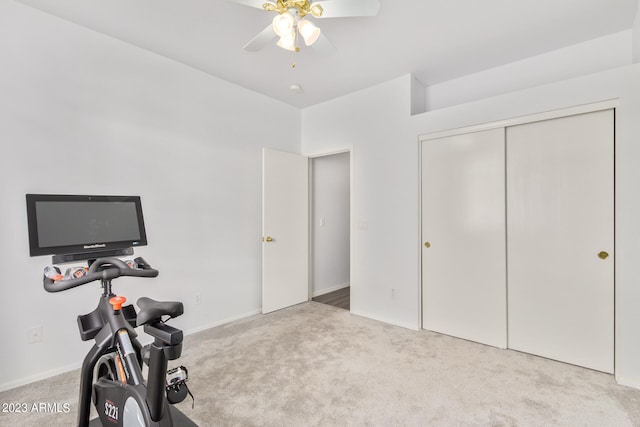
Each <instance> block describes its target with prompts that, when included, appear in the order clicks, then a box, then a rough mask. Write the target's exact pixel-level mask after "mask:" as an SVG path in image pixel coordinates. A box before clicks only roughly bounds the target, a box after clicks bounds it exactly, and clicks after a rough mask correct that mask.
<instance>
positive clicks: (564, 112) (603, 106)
mask: <svg viewBox="0 0 640 427" xmlns="http://www.w3.org/2000/svg"><path fill="white" fill-rule="evenodd" d="M619 105H620V100H619V99H618V98H616V99H608V100H605V101H600V102H594V103H589V104H583V105H576V106H573V107H567V108H560V109H557V110H550V111H544V112H541V113H536V114H528V115H526V116H520V117H513V118H509V119H504V120H497V121H493V122H487V123H481V124H477V125H471V126H465V127H461V128H456V129H447V130H442V131H437V132H430V133H425V134H421V135H418V142H420V143H421V142H422V141H428V140H430V139H437V138H443V137H446V136H454V135H460V134H464V133H472V132H478V131H482V130H487V129H494V128H501V127H509V126H515V125H522V124H526V123H533V122H539V121H542V120H549V119H557V118H560V117H567V116H575V115H577V114H583V113H592V112H594V111H601V110H611V109H615V108H617V107H618V106H619Z"/></svg>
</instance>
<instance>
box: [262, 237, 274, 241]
mask: <svg viewBox="0 0 640 427" xmlns="http://www.w3.org/2000/svg"><path fill="white" fill-rule="evenodd" d="M262 241H263V242H273V237H271V236H267V237H264V238H263V239H262Z"/></svg>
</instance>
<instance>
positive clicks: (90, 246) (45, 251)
mask: <svg viewBox="0 0 640 427" xmlns="http://www.w3.org/2000/svg"><path fill="white" fill-rule="evenodd" d="M26 200H27V223H28V230H29V254H30V256H41V255H62V254H89V253H95V252H101V251H113V250H118V249H125V248H129V247H138V246H146V245H147V233H146V229H145V225H144V217H143V216H142V201H141V199H140V196H106V195H70V194H27V195H26ZM37 202H103V203H106V202H125V203H131V202H133V203H134V205H135V209H136V217H137V221H138V230H139V232H140V238H139V239H136V240H121V241H112V242H100V243H99V246H96V243H95V242H83V243H78V244H72V245H63V246H46V247H40V245H39V239H38V221H37V220H38V218H37V210H36V203H37ZM103 245H104V246H103Z"/></svg>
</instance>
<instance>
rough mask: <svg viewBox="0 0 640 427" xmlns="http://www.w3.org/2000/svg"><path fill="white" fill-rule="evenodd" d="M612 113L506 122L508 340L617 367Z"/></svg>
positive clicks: (575, 360)
mask: <svg viewBox="0 0 640 427" xmlns="http://www.w3.org/2000/svg"><path fill="white" fill-rule="evenodd" d="M613 123H614V122H613V110H608V111H600V112H595V113H588V114H581V115H577V116H571V117H566V118H560V119H554V120H547V121H542V122H537V123H531V124H526V125H521V126H514V127H510V128H508V129H507V235H508V282H509V286H508V300H509V347H510V348H513V349H516V350H521V351H524V352H527V353H532V354H537V355H540V356H544V357H548V358H551V359H555V360H560V361H563V362H568V363H572V364H576V365H580V366H585V367H588V368H592V369H596V370H599V371H604V372H613V368H614V359H613V355H614V341H613V340H614V286H613V271H614V270H613V267H614V263H613V255H614V254H613V250H614V241H613V236H614V234H613V233H614V228H613V220H614V214H613V207H614V200H613V195H614V188H613V177H614V174H613V166H614V158H613V155H614V146H613V135H614V134H613Z"/></svg>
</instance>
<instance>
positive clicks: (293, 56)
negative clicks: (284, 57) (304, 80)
mask: <svg viewBox="0 0 640 427" xmlns="http://www.w3.org/2000/svg"><path fill="white" fill-rule="evenodd" d="M296 28H297V24H296ZM299 36H300V34H299V33H298V30H297V29H296V41H295V43H294V49H293V50H292V51H291V68H296V61H295V57H296V53H298V52H300V48H299V47H298V41H299V40H298V39H299Z"/></svg>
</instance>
